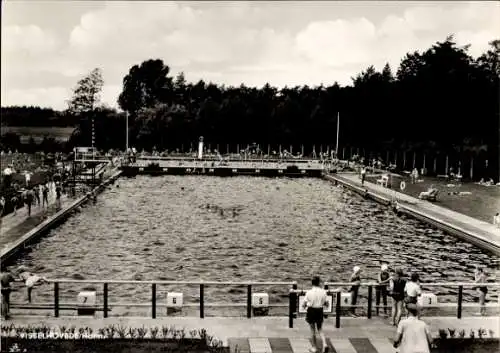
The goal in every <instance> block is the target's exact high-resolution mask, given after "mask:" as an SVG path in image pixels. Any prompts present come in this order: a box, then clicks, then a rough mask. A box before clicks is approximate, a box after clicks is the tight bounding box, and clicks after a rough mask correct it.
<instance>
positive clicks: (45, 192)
mask: <svg viewBox="0 0 500 353" xmlns="http://www.w3.org/2000/svg"><path fill="white" fill-rule="evenodd" d="M45 205H47V207H49V185H48V183H45V184H43V186H42V207H45Z"/></svg>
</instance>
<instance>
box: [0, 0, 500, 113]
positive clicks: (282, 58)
mask: <svg viewBox="0 0 500 353" xmlns="http://www.w3.org/2000/svg"><path fill="white" fill-rule="evenodd" d="M323 4H324V3H318V4H317V5H315V6H303V7H301V8H300V11H299V9H298V6H302V5H299V4H296V5H294V6H291V5H290V4H285V3H276V4H274V5H273V6H270V5H263V4H260V3H243V2H234V3H231V2H223V3H189V2H187V3H182V4H181V3H175V2H118V1H111V2H107V3H105V4H104V5H103V7H102V8H101V9H98V10H93V11H90V12H87V13H82V16H81V18H80V21H79V23H75V25H74V26H73V27H72V28H71V30H69V31H68V32H65V33H54V32H49V31H47V30H45V29H44V28H42V27H40V26H36V25H34V24H33V25H29V26H19V25H12V26H6V27H5V28H3V31H2V63H6V64H7V65H2V101H3V103H4V104H40V105H43V106H46V105H47V104H52V105H53V106H54V107H55V108H64V107H65V100H67V99H68V98H69V95H70V94H71V88H73V87H74V85H75V84H76V82H77V80H78V79H79V78H81V77H83V76H84V75H85V74H87V73H88V72H90V71H91V70H92V69H93V68H95V67H100V68H102V70H103V74H104V80H105V87H104V92H103V94H102V97H103V101H104V102H106V103H107V104H109V105H111V106H115V105H116V98H117V96H118V94H119V92H120V91H121V83H122V79H123V77H124V76H125V75H126V74H127V72H128V70H129V68H130V67H131V66H133V65H135V64H140V63H141V62H142V61H144V60H146V59H149V58H161V59H163V61H164V62H165V63H166V64H167V65H169V66H170V67H171V69H172V72H173V73H177V72H179V71H184V72H185V74H186V78H187V79H188V80H191V81H197V80H199V79H204V80H205V81H214V82H217V83H221V84H226V85H236V86H239V85H240V84H241V83H242V82H243V83H245V84H246V85H256V86H262V85H263V84H264V83H266V82H270V83H271V84H273V85H277V86H284V85H288V86H293V85H299V84H308V85H317V84H320V83H324V84H331V83H333V82H335V81H338V82H339V83H341V84H350V77H352V76H355V75H356V74H357V73H359V72H360V71H361V70H364V69H366V67H368V66H369V65H372V64H373V65H375V67H377V68H379V69H381V68H382V67H383V65H384V64H385V63H386V62H389V63H390V64H391V66H393V69H396V67H397V65H398V64H399V62H400V60H401V58H402V57H403V56H404V55H405V54H406V53H407V52H409V51H414V50H425V49H427V48H428V47H429V46H430V45H432V44H433V43H434V42H436V41H438V40H443V39H444V38H445V37H446V36H447V35H449V34H452V33H456V39H457V41H458V43H459V44H461V45H464V44H468V43H470V44H472V46H471V48H470V53H471V54H473V55H475V56H478V55H479V54H480V53H482V52H483V51H484V50H485V49H486V48H487V46H488V42H489V41H491V40H492V39H494V38H495V37H498V33H500V27H499V24H498V23H497V22H498V21H496V19H497V18H498V17H500V12H499V9H500V6H498V4H496V3H493V2H491V3H488V2H484V3H471V4H451V3H450V4H445V3H441V4H432V5H428V6H423V5H418V6H412V5H411V4H410V5H408V6H409V7H407V8H406V9H404V10H402V11H396V10H393V11H392V12H388V13H386V14H385V15H384V16H382V17H380V16H379V17H380V18H378V17H377V16H369V15H368V14H367V11H364V13H361V11H359V10H362V9H363V8H360V7H359V6H352V7H349V8H347V10H349V11H351V12H350V14H349V16H347V15H345V16H342V17H341V16H339V15H338V13H339V11H338V9H339V8H340V7H339V6H341V5H335V6H337V7H335V6H334V5H331V4H330V5H329V6H326V5H323ZM27 6H28V5H27ZM53 6H57V5H53ZM322 6H324V11H319V10H318V8H320V7H322ZM404 6H406V5H404ZM345 8H346V7H345V6H344V7H343V12H342V13H344V12H346V11H347V10H346V9H345ZM388 8H389V7H388ZM319 12H321V13H319ZM46 13H47V15H46V16H49V15H50V14H51V13H54V16H55V14H56V13H57V11H47V12H46ZM44 15H45V13H44ZM63 15H64V14H58V16H63ZM299 15H303V16H302V17H301V16H299ZM3 16H9V12H8V7H7V9H6V10H4V14H3ZM319 16H321V17H319ZM299 18H307V21H305V20H301V21H298V19H299ZM51 73H52V74H53V77H50V78H48V77H47V75H50V74H51ZM4 78H5V79H6V80H5V81H4ZM28 78H29V79H28ZM63 87H64V88H63ZM48 102H50V103H48Z"/></svg>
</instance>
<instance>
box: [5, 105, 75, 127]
mask: <svg viewBox="0 0 500 353" xmlns="http://www.w3.org/2000/svg"><path fill="white" fill-rule="evenodd" d="M1 115H2V125H6V126H34V127H35V126H36V127H50V126H57V127H67V126H75V124H76V123H77V121H76V119H75V118H74V117H73V116H72V115H70V114H67V113H66V112H59V111H56V110H54V109H51V108H40V107H33V106H31V107H28V106H22V107H18V106H12V107H2V108H1Z"/></svg>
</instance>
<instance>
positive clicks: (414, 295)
mask: <svg viewBox="0 0 500 353" xmlns="http://www.w3.org/2000/svg"><path fill="white" fill-rule="evenodd" d="M421 295H422V289H421V288H420V283H419V277H418V273H412V274H411V276H410V280H409V281H408V282H407V283H406V285H405V302H406V303H411V304H417V302H418V297H419V296H421Z"/></svg>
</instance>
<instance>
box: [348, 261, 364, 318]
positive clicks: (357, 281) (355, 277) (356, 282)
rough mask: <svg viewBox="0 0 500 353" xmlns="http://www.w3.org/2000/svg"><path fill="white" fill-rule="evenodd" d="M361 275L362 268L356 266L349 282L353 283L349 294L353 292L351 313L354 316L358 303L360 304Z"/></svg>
mask: <svg viewBox="0 0 500 353" xmlns="http://www.w3.org/2000/svg"><path fill="white" fill-rule="evenodd" d="M360 273H361V268H360V267H359V266H354V268H353V269H352V275H351V279H350V280H349V282H351V283H352V286H351V289H350V290H349V292H351V305H352V307H351V313H352V315H353V316H356V303H357V302H358V292H359V287H360V285H361V276H360Z"/></svg>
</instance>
